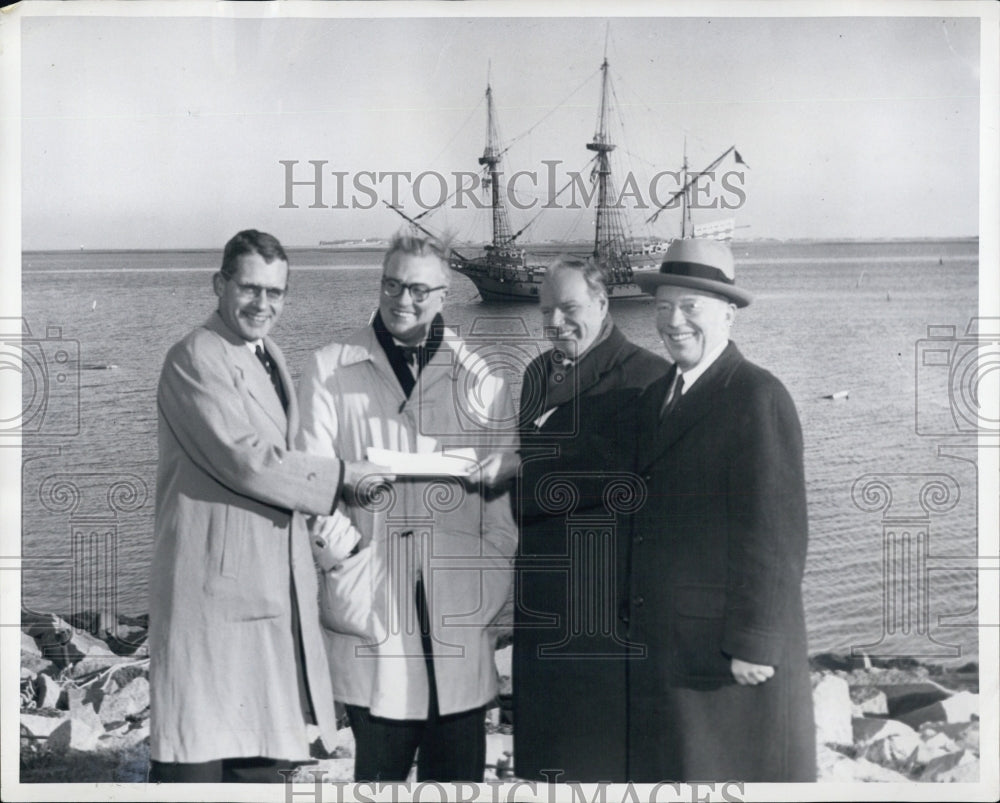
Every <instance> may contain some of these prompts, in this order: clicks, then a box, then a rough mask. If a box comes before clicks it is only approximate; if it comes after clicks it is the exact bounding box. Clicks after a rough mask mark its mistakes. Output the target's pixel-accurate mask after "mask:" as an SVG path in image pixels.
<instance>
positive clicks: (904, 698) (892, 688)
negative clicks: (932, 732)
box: [877, 681, 950, 724]
mask: <svg viewBox="0 0 1000 803" xmlns="http://www.w3.org/2000/svg"><path fill="white" fill-rule="evenodd" d="M877 688H878V689H879V690H880V691H882V692H884V693H885V696H886V702H887V704H888V707H889V716H891V717H892V718H893V719H898V720H902V721H905V720H904V719H903V715H904V714H907V713H908V712H910V711H916V710H918V709H920V708H924V707H926V706H929V705H932V704H934V703H936V702H939V701H941V700H943V699H945V698H946V697H948V696H949V694H950V692H949V691H948V690H946V689H942V688H941V687H940V686H938V685H937V684H936V683H932V682H930V681H926V682H920V683H893V684H879V685H878V686H877ZM918 724H919V723H918Z"/></svg>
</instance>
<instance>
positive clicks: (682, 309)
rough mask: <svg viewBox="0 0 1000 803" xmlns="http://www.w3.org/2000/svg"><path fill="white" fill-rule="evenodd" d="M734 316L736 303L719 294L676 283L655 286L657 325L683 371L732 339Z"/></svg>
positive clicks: (695, 364)
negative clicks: (678, 285)
mask: <svg viewBox="0 0 1000 803" xmlns="http://www.w3.org/2000/svg"><path fill="white" fill-rule="evenodd" d="M735 316H736V306H735V305H734V304H731V303H730V302H728V301H725V300H723V299H722V298H720V297H719V296H715V295H712V294H710V293H702V292H700V291H698V290H691V289H689V288H686V287H674V286H673V285H661V286H660V287H658V288H657V289H656V329H657V331H658V332H659V333H660V337H661V338H663V343H664V345H665V346H666V347H667V351H668V352H670V356H671V358H672V359H673V361H674V362H675V363H677V365H679V366H680V368H681V370H682V371H690V370H691V369H692V368H695V367H696V366H697V365H698V363H700V362H701V361H702V360H703V359H704V358H705V356H706V355H708V354H711V353H712V351H713V350H714V349H715V348H716V347H718V346H719V345H721V344H724V343H726V342H727V341H728V340H729V329H730V327H731V326H732V325H733V320H734V318H735Z"/></svg>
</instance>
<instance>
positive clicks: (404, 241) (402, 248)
mask: <svg viewBox="0 0 1000 803" xmlns="http://www.w3.org/2000/svg"><path fill="white" fill-rule="evenodd" d="M400 256H413V257H437V258H438V260H440V262H441V276H442V277H443V279H444V282H445V284H446V285H450V284H451V271H450V270H449V262H450V260H451V245H450V240H449V239H448V238H445V239H441V240H439V239H436V238H433V237H424V236H421V235H418V234H413V233H410V232H406V231H401V232H399V233H397V234H396V235H395V236H394V237H393V238H392V241H391V242H390V243H389V249H388V250H387V251H386V252H385V256H383V257H382V270H383V271H384V270H385V269H386V268H388V267H389V265H391V264H392V261H393V260H394V259H396V258H397V257H400Z"/></svg>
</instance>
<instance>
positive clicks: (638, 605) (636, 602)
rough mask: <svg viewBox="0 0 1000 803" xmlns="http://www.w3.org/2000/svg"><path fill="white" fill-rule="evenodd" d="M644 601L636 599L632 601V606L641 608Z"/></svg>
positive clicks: (640, 598) (639, 598)
mask: <svg viewBox="0 0 1000 803" xmlns="http://www.w3.org/2000/svg"><path fill="white" fill-rule="evenodd" d="M645 601H646V600H645V599H643V598H642V597H636V598H635V599H633V600H632V604H633V605H635V607H636V608H641V607H642V605H643V603H644V602H645Z"/></svg>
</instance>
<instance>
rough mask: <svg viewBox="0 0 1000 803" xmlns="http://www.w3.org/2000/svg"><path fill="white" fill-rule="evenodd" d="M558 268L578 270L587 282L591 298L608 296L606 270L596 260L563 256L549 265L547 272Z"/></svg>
mask: <svg viewBox="0 0 1000 803" xmlns="http://www.w3.org/2000/svg"><path fill="white" fill-rule="evenodd" d="M557 270H572V271H576V272H577V273H579V274H580V276H581V277H582V278H583V281H584V282H586V284H587V289H588V290H589V291H590V296H591V298H599V297H600V296H604V297H605V298H607V296H608V288H607V285H606V284H605V283H604V271H603V270H602V269H601V266H600V264H599V263H597V262H596V261H595V260H593V259H579V258H577V257H569V256H561V257H559V258H558V259H557V260H556V261H555V262H553V263H552V264H551V265H549V268H548V271H547V272H548V273H554V272H555V271H557Z"/></svg>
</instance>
